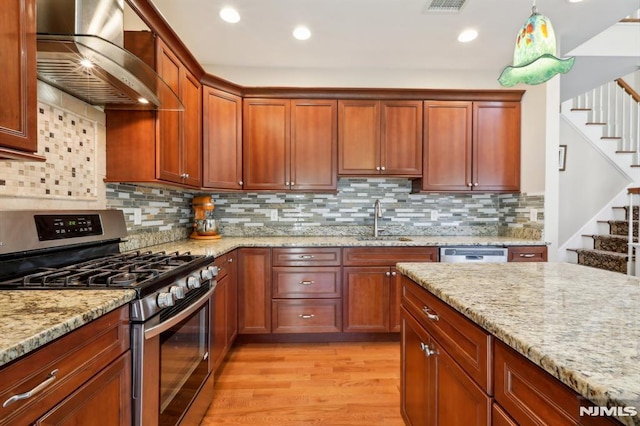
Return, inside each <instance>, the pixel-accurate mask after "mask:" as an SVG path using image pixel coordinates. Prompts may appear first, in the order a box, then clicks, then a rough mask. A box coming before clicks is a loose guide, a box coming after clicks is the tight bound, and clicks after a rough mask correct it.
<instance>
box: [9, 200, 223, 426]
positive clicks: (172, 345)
mask: <svg viewBox="0 0 640 426" xmlns="http://www.w3.org/2000/svg"><path fill="white" fill-rule="evenodd" d="M126 234H127V231H126V224H125V221H124V215H123V213H122V212H121V211H119V210H99V211H91V210H88V211H5V212H0V290H2V289H14V290H15V289H20V290H25V291H28V290H50V291H63V290H65V289H82V288H86V289H105V290H106V289H132V290H135V292H136V298H135V300H133V301H132V302H131V309H130V312H131V318H130V320H131V348H132V365H133V376H132V395H133V401H132V403H133V410H132V411H133V419H132V423H133V424H134V425H154V426H155V425H177V424H197V423H199V421H200V418H201V416H202V415H203V414H204V411H205V410H206V408H207V406H208V404H209V402H210V401H211V398H212V395H213V375H212V374H211V364H210V360H209V348H210V341H209V335H210V333H209V330H210V328H211V324H210V318H211V309H212V305H211V302H210V300H211V295H212V293H213V290H214V288H215V283H216V281H215V278H216V276H217V273H218V271H217V268H216V267H215V266H213V258H212V257H209V256H201V255H192V254H190V253H178V252H175V253H165V252H153V251H138V252H125V253H120V251H119V244H120V243H121V242H122V241H123V239H124V238H126Z"/></svg>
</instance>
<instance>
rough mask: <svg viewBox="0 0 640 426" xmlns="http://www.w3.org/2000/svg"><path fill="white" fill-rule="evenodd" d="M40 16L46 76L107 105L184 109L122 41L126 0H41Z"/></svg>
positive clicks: (41, 67) (40, 57)
mask: <svg viewBox="0 0 640 426" xmlns="http://www.w3.org/2000/svg"><path fill="white" fill-rule="evenodd" d="M37 16H38V30H37V31H38V34H37V64H38V78H39V79H40V80H42V81H44V82H46V83H47V84H50V85H51V86H54V87H56V88H58V89H60V90H62V91H64V92H67V93H69V94H71V95H73V96H75V97H77V98H79V99H81V100H83V101H85V102H87V103H89V104H91V105H98V106H103V107H104V108H105V109H124V110H141V109H142V110H148V109H159V110H174V111H181V110H184V106H183V105H182V103H181V102H180V100H179V99H178V97H177V96H176V94H175V93H174V92H173V90H171V88H170V87H169V86H168V85H167V83H165V82H164V80H162V78H161V77H160V76H159V75H158V74H157V73H156V72H155V71H154V70H153V69H152V68H151V67H150V66H149V65H147V64H146V63H144V62H143V61H142V60H141V59H139V58H138V57H136V56H135V55H133V54H132V53H130V52H128V51H127V50H125V49H124V48H123V47H122V44H123V40H124V0H38V3H37ZM145 101H146V102H145Z"/></svg>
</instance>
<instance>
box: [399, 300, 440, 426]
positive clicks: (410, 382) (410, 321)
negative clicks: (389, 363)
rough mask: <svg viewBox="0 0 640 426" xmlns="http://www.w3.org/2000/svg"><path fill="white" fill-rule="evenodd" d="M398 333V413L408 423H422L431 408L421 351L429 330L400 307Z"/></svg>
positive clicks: (425, 361) (425, 362)
mask: <svg viewBox="0 0 640 426" xmlns="http://www.w3.org/2000/svg"><path fill="white" fill-rule="evenodd" d="M401 318H402V336H401V343H400V357H401V360H402V361H401V366H402V369H401V371H400V413H401V414H402V418H403V419H404V421H405V423H406V424H407V425H409V426H426V425H427V424H429V423H427V416H428V413H429V412H430V411H431V410H432V406H431V405H430V404H431V402H432V398H430V397H429V387H428V386H429V383H430V382H431V377H430V374H431V370H430V368H429V357H427V356H426V353H425V351H424V348H425V345H428V344H429V342H430V340H431V339H430V337H429V334H428V333H427V332H426V330H425V329H424V328H422V326H421V325H420V324H418V322H417V321H416V320H415V319H414V318H413V317H412V316H411V314H409V313H408V312H407V311H406V310H404V309H402V311H401Z"/></svg>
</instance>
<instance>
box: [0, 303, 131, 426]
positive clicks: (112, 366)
mask: <svg viewBox="0 0 640 426" xmlns="http://www.w3.org/2000/svg"><path fill="white" fill-rule="evenodd" d="M129 326H130V324H129V306H128V305H126V306H123V307H122V308H119V309H117V310H115V311H112V312H109V313H107V314H105V315H103V316H101V317H100V318H98V319H96V320H94V321H91V322H90V323H88V324H86V325H84V326H82V327H80V328H78V329H77V330H74V331H72V332H70V333H68V334H66V335H64V336H62V337H60V338H59V339H57V340H55V341H53V342H51V343H48V344H46V345H44V346H43V347H41V348H39V349H37V350H36V351H34V352H32V353H30V354H28V355H25V356H24V357H22V358H19V359H17V360H15V361H13V362H11V363H9V364H6V365H4V366H2V368H0V384H1V385H0V401H3V405H2V406H0V425H12V426H14V425H15V426H20V425H32V424H39V425H50V424H56V425H60V424H69V425H74V424H77V425H88V424H96V419H100V424H109V425H123V426H124V425H129V424H131V352H130V350H129V348H130V341H129ZM43 383H47V384H46V385H44V386H42V389H41V391H40V392H37V393H35V394H34V395H33V396H32V397H30V398H25V399H22V400H19V401H16V402H13V403H6V401H7V400H9V399H10V398H11V397H12V396H14V395H19V394H23V393H26V392H28V391H30V390H32V389H34V388H38V387H39V386H41V385H42V384H43Z"/></svg>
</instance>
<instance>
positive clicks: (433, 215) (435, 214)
mask: <svg viewBox="0 0 640 426" xmlns="http://www.w3.org/2000/svg"><path fill="white" fill-rule="evenodd" d="M431 220H432V221H436V220H438V210H431Z"/></svg>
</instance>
